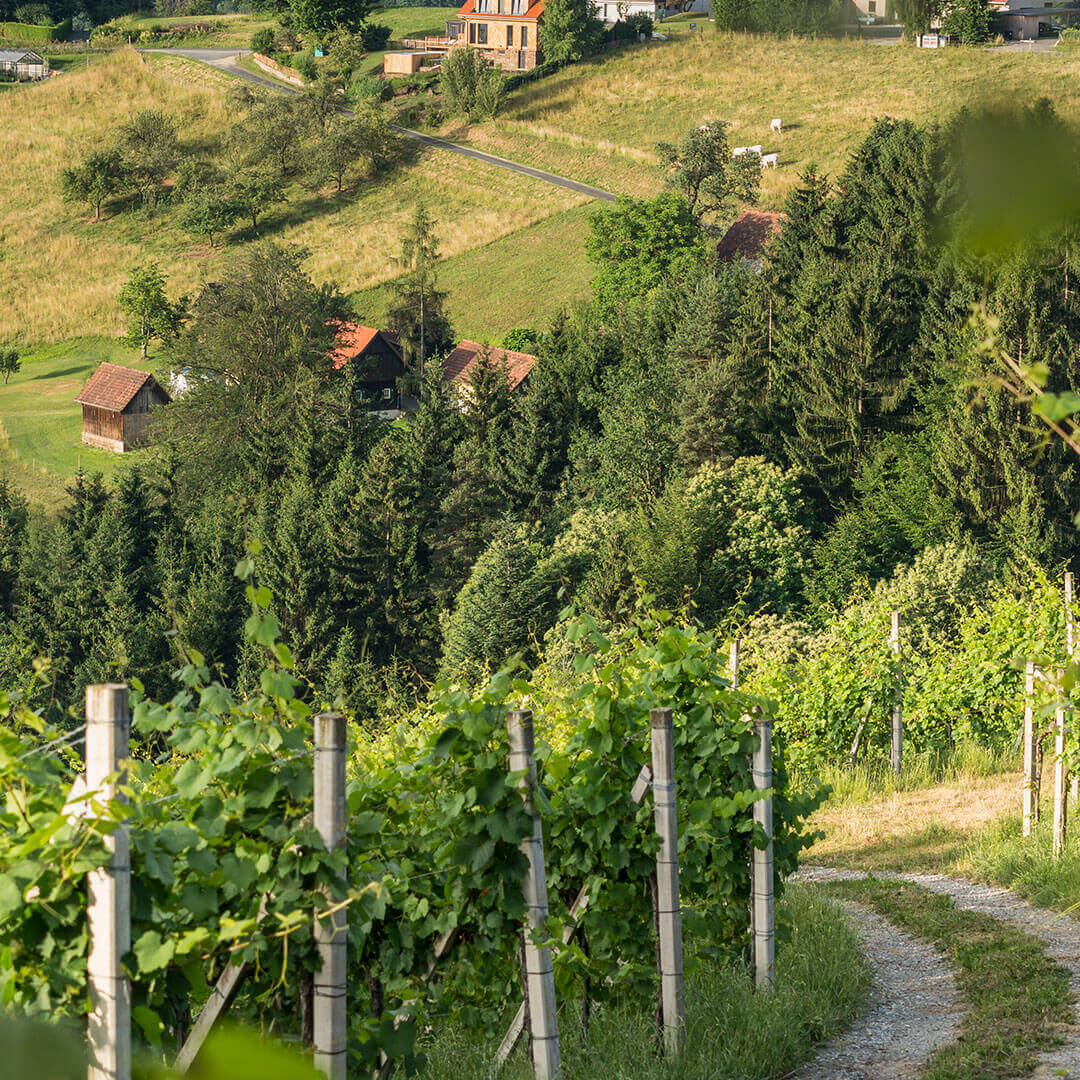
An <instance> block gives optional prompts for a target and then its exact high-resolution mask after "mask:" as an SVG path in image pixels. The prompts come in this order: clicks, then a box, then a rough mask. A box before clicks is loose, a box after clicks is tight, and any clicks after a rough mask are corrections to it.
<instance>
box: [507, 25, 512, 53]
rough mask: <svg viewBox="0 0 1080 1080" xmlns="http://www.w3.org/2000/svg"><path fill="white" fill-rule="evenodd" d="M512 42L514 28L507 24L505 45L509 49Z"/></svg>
mask: <svg viewBox="0 0 1080 1080" xmlns="http://www.w3.org/2000/svg"><path fill="white" fill-rule="evenodd" d="M513 44H514V28H513V27H512V26H508V27H507V28H506V47H507V48H508V49H509V48H510V46H511V45H513Z"/></svg>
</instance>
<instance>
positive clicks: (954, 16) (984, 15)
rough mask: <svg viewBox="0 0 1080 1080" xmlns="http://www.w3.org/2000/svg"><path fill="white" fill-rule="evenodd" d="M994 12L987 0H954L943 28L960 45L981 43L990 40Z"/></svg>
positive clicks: (942, 24)
mask: <svg viewBox="0 0 1080 1080" xmlns="http://www.w3.org/2000/svg"><path fill="white" fill-rule="evenodd" d="M993 17H994V16H993V12H992V11H991V10H990V5H989V4H988V3H987V0H953V2H952V3H951V4H949V8H948V10H947V11H946V12H945V18H944V19H943V20H942V23H941V29H942V30H944V31H945V33H946V34H948V35H949V39H950V41H954V42H956V43H958V44H960V45H981V44H983V43H984V42H987V41H989V40H990V25H991V23H992V22H993Z"/></svg>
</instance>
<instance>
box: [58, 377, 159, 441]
mask: <svg viewBox="0 0 1080 1080" xmlns="http://www.w3.org/2000/svg"><path fill="white" fill-rule="evenodd" d="M75 400H76V401H77V402H78V403H79V404H80V405H82V413H83V430H82V441H83V442H84V443H86V445H87V446H97V447H100V448H101V449H102V450H112V451H113V452H114V453H117V454H123V453H124V452H125V451H127V450H130V449H132V447H135V446H138V445H140V444H141V443H143V442H145V441H146V436H147V429H148V428H149V427H150V412H151V410H152V409H154V408H157V407H158V406H159V405H165V404H167V403H168V402H169V401H170V400H171V399H170V397H169V395H168V394H167V393H166V392H165V391H164V390H162V388H161V387H160V386H159V385H158V382H157V379H155V378H154V376H153V375H151V374H150V372H148V371H137V370H136V369H135V368H127V367H122V366H121V365H120V364H110V363H107V362H106V363H104V364H102V365H101V366H100V367H99V368H98V369H97V371H95V372H94V374H93V375H91V376H90V381H89V382H87V384H86V385H85V386H84V387H83V388H82V393H80V394H79V396H78V397H77V398H76V399H75Z"/></svg>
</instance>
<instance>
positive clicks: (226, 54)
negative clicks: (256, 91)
mask: <svg viewBox="0 0 1080 1080" xmlns="http://www.w3.org/2000/svg"><path fill="white" fill-rule="evenodd" d="M141 51H142V52H160V53H169V54H170V55H172V56H186V57H187V58H188V59H189V60H198V61H199V62H200V63H203V64H209V65H210V66H211V67H215V68H217V69H218V70H219V71H225V72H228V74H230V75H235V76H236V77H237V78H240V79H245V80H246V81H247V82H251V83H256V84H258V85H259V86H268V87H270V88H271V89H272V90H278V91H281V92H282V93H286V94H298V93H299V92H300V91H299V90H297V89H295V88H293V87H291V86H286V85H285V83H280V82H278V81H277V80H276V79H271V78H269V77H268V76H265V75H256V74H255V73H254V72H252V71H247V70H246V69H245V68H242V67H239V66H238V65H237V63H236V61H237V60H238V59H239V58H240V57H241V56H245V55H247V54H248V53H249V52H250V51H251V50H250V49H143V50H141ZM341 111H342V112H343V113H345V114H346V115H348V116H351V115H352V113H351V111H350V110H349V109H342V110H341ZM390 127H391V130H393V131H394V132H396V133H397V134H398V135H400V136H402V137H403V138H406V139H412V141H413V142H418V143H421V144H423V145H424V146H433V147H436V148H437V149H439V150H449V151H450V152H451V153H454V154H460V155H461V156H462V157H467V158H472V159H473V160H474V161H481V162H483V163H484V164H485V165H492V166H494V167H495V168H497V169H506V170H507V171H508V172H515V173H520V174H521V175H522V176H531V177H533V179H535V180H541V181H543V182H544V183H545V184H554V185H555V186H556V187H561V188H566V189H567V190H568V191H574V192H576V193H577V194H579V195H587V196H588V197H589V198H590V199H602V200H603V201H605V202H614V201H615V195H614V193H613V192H610V191H604V190H603V188H597V187H592V186H591V185H590V184H582V183H580V182H579V181H577V180H571V179H570V178H569V177H568V176H559V175H558V174H557V173H550V172H545V171H544V170H543V169H534V168H533V167H532V166H531V165H522V164H521V163H520V162H518V161H511V160H510V159H509V158H504V157H498V156H497V155H496V154H486V153H484V151H483V150H474V149H473V148H472V147H470V146H462V145H461V144H460V143H455V142H450V141H449V140H448V139H440V138H438V136H436V135H425V134H424V133H423V132H420V131H413V130H412V129H411V128H405V127H399V126H398V125H397V124H391V125H390Z"/></svg>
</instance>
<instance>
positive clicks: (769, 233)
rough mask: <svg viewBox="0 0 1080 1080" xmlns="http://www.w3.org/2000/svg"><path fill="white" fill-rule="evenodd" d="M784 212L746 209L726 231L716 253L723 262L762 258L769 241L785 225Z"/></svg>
mask: <svg viewBox="0 0 1080 1080" xmlns="http://www.w3.org/2000/svg"><path fill="white" fill-rule="evenodd" d="M785 220H786V218H785V217H784V215H783V214H772V213H769V212H768V211H766V210H749V209H747V210H744V211H743V212H742V213H741V214H740V215H739V216H738V217H737V218H736V219H735V220H734V221H733V222H732V224H731V228H730V229H728V231H727V232H726V233H724V236H723V239H722V240H721V241H720V243H719V244H718V245H717V248H716V254H717V256H718V257H719V259H720V261H721V262H733V261H734V260H735V259H738V258H742V259H760V258H761V255H762V252H764V250H765V247H766V245H767V244H768V243H769V241H770V240H771V239H772V238H773V237H774V236H775V235H776V234H777V233H778V232H779V231H780V229H781V228H782V227H783V224H784V221H785Z"/></svg>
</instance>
